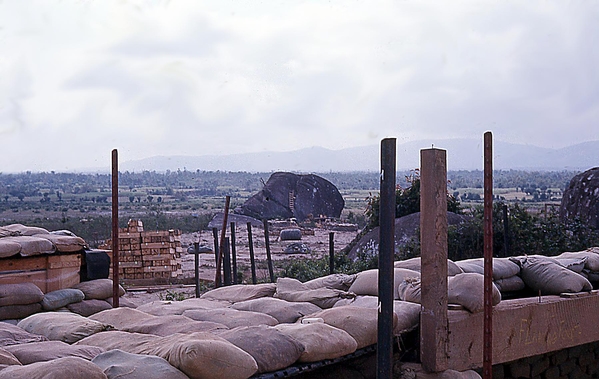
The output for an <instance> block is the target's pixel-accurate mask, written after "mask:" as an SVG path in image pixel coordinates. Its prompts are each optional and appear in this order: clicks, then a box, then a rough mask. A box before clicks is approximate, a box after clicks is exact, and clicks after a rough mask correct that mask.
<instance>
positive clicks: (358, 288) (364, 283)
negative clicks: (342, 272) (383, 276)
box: [349, 268, 420, 299]
mask: <svg viewBox="0 0 599 379" xmlns="http://www.w3.org/2000/svg"><path fill="white" fill-rule="evenodd" d="M406 278H417V279H420V272H418V271H414V270H410V269H405V268H395V269H394V270H393V281H394V288H395V289H394V290H393V296H394V298H395V299H399V297H398V295H397V287H398V286H399V284H400V283H401V282H403V281H404V280H406ZM349 292H353V293H355V294H356V295H361V296H366V295H370V296H378V294H379V270H378V269H373V270H366V271H362V272H360V273H358V274H357V276H356V280H354V282H353V284H352V285H351V287H349Z"/></svg>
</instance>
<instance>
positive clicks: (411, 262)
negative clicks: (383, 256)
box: [393, 257, 463, 276]
mask: <svg viewBox="0 0 599 379" xmlns="http://www.w3.org/2000/svg"><path fill="white" fill-rule="evenodd" d="M420 265H421V264H420V257H416V258H410V259H406V260H405V261H395V262H393V266H394V267H395V268H407V269H409V270H413V271H418V272H420ZM462 272H463V271H462V269H461V268H460V267H459V266H458V265H457V264H455V262H453V261H452V260H450V259H448V260H447V275H448V276H454V275H457V274H461V273H462Z"/></svg>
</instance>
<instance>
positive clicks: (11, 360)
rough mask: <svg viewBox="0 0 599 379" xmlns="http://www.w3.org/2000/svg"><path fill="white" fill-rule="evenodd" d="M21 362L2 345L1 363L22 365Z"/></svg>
mask: <svg viewBox="0 0 599 379" xmlns="http://www.w3.org/2000/svg"><path fill="white" fill-rule="evenodd" d="M20 364H21V362H19V360H18V359H17V357H15V356H14V354H13V353H11V352H10V351H8V350H6V349H3V348H1V347H0V365H6V366H12V365H20Z"/></svg>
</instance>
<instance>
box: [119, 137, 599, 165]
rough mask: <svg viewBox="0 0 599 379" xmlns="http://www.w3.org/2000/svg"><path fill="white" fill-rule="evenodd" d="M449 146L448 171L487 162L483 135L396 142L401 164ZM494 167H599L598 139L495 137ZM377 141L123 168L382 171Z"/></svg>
mask: <svg viewBox="0 0 599 379" xmlns="http://www.w3.org/2000/svg"><path fill="white" fill-rule="evenodd" d="M432 146H434V147H435V148H440V149H446V150H447V165H448V169H449V170H477V169H482V167H483V152H482V140H480V141H479V140H475V139H447V140H437V141H433V140H421V141H412V142H406V143H403V144H398V145H397V169H398V170H409V169H414V168H417V167H419V157H420V150H421V149H423V148H430V147H432ZM493 151H494V157H495V158H494V168H495V169H500V170H509V169H518V170H557V171H559V170H586V169H589V168H591V167H594V166H599V141H589V142H583V143H580V144H576V145H572V146H568V147H564V148H561V149H550V148H543V147H538V146H532V145H519V144H513V143H507V142H501V141H496V142H495V143H494V146H493ZM379 160H380V153H379V146H378V145H370V146H360V147H352V148H347V149H341V150H329V149H325V148H322V147H310V148H306V149H301V150H295V151H289V152H260V153H246V154H231V155H222V156H217V155H204V156H167V157H165V156H155V157H150V158H146V159H141V160H134V161H127V162H122V163H121V164H120V167H119V169H120V170H121V171H136V172H138V171H143V170H149V171H159V172H161V171H166V170H171V171H174V170H177V169H181V170H183V169H187V170H190V171H195V170H198V169H199V170H203V171H217V170H220V171H248V172H272V171H293V172H330V171H332V172H345V171H378V169H379V164H380V163H379Z"/></svg>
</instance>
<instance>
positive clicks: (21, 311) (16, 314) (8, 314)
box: [0, 303, 42, 320]
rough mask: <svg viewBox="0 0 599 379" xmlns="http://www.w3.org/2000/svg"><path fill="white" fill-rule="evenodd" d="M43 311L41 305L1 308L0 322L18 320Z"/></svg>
mask: <svg viewBox="0 0 599 379" xmlns="http://www.w3.org/2000/svg"><path fill="white" fill-rule="evenodd" d="M41 311H42V305H41V304H40V303H35V304H26V305H5V306H3V307H0V320H17V319H21V318H25V317H27V316H31V315H32V314H35V313H38V312H41Z"/></svg>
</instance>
